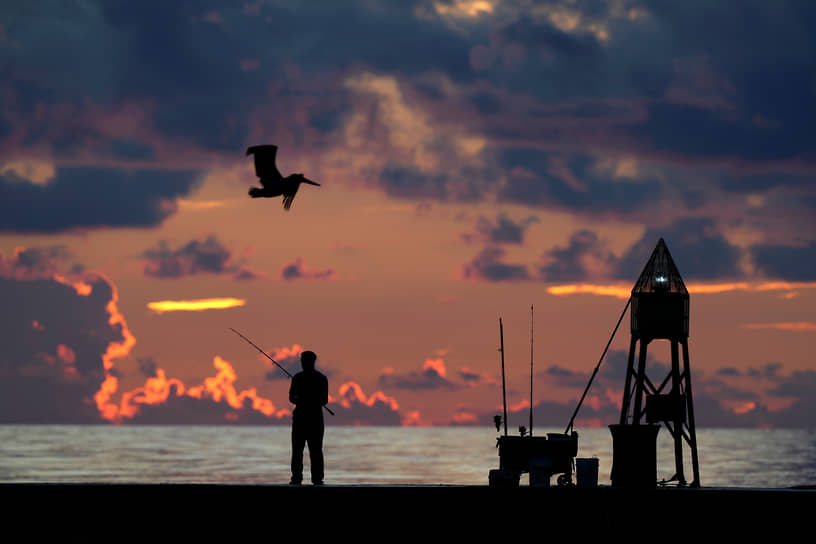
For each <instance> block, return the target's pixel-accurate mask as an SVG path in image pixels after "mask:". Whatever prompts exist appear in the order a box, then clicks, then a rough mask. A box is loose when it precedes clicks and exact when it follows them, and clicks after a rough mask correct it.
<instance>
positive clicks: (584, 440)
mask: <svg viewBox="0 0 816 544" xmlns="http://www.w3.org/2000/svg"><path fill="white" fill-rule="evenodd" d="M561 431H563V430H562V429H541V430H537V431H536V434H543V433H544V432H561ZM578 434H579V438H578V457H597V458H598V460H599V471H598V472H599V474H598V481H599V483H600V484H609V470H610V468H611V465H612V438H611V435H610V433H609V430H608V429H606V428H601V429H583V430H582V429H578ZM496 437H497V433H496V432H495V430H494V429H492V428H486V427H479V428H471V427H467V428H405V427H332V426H329V427H327V428H326V438H325V446H324V452H325V456H326V483H327V484H395V485H401V484H475V485H484V484H486V483H487V477H488V472H489V471H490V469H492V468H497V467H498V453H497V450H496V447H495V445H496ZM697 441H698V452H699V456H700V473H701V481H702V485H703V486H705V487H719V486H725V487H790V486H795V485H816V431H806V430H757V429H748V430H745V429H738V430H734V429H727V430H719V429H703V430H698V432H697ZM289 454H290V446H289V428H288V427H284V426H269V427H246V426H213V427H206V426H187V427H165V426H156V427H150V426H118V427H115V426H69V425H54V426H48V425H30V426H29V425H7V426H0V482H3V483H9V482H35V483H41V482H44V483H69V482H70V483H217V484H282V483H286V482H288V479H289ZM657 455H658V458H657V462H658V477H659V478H668V477H670V476H671V475H672V474H673V472H674V470H673V467H674V457H673V448H672V445H671V443H670V441H669V440H668V433H666V432H665V429H661V431H660V435H659V437H658V454H657ZM684 455H685V456H686V457H688V449H687V448H686V449H685V450H684ZM305 458H306V459H305V464H306V476H307V480H308V464H309V463H308V453H307V454H306V455H305ZM686 464H687V468H686V475H687V478H688V479H689V480H690V479H691V468H690V465H689V463H688V462H687V463H686ZM526 483H527V481H526V476H524V477H522V484H523V485H526ZM554 483H555V482H554V481H553V484H554Z"/></svg>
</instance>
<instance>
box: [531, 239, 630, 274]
mask: <svg viewBox="0 0 816 544" xmlns="http://www.w3.org/2000/svg"><path fill="white" fill-rule="evenodd" d="M541 260H542V263H543V264H542V265H541V266H540V267H539V274H540V276H541V279H542V280H544V281H556V282H557V281H581V280H585V279H588V278H591V277H593V276H594V277H598V276H599V275H601V276H602V275H604V274H605V273H606V272H607V271H608V270H609V269H610V268H612V267H614V266H615V264H616V262H617V258H616V257H615V255H614V254H613V253H612V252H610V251H609V250H608V249H606V247H605V244H604V243H602V242H601V240H600V239H599V238H598V235H597V234H595V233H594V232H592V231H588V230H580V231H577V232H575V233H573V234H572V236H570V240H569V244H568V245H567V247H554V248H553V249H550V250H548V251H547V252H545V253H544V255H542V257H541Z"/></svg>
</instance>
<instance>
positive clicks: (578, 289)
mask: <svg viewBox="0 0 816 544" xmlns="http://www.w3.org/2000/svg"><path fill="white" fill-rule="evenodd" d="M686 287H687V289H688V291H689V293H691V294H717V293H729V292H733V291H748V292H767V291H788V292H790V291H794V290H796V289H816V282H787V281H773V282H762V283H749V282H730V283H728V282H726V283H696V284H694V283H693V284H688V285H687V286H686ZM547 292H548V293H550V294H551V295H555V296H566V295H578V294H590V295H600V296H612V297H616V298H621V299H627V298H629V295H630V294H631V292H632V288H631V286H627V285H598V284H590V283H582V284H571V285H552V286H550V287H547Z"/></svg>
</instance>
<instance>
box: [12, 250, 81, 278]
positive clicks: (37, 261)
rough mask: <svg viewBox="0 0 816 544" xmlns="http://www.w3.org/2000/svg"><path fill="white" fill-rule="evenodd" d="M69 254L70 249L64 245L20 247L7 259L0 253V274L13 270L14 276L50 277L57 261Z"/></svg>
mask: <svg viewBox="0 0 816 544" xmlns="http://www.w3.org/2000/svg"><path fill="white" fill-rule="evenodd" d="M70 256H71V253H70V251H69V250H68V248H67V247H66V246H64V245H54V246H47V247H26V248H21V249H19V250H17V251H16V253H15V255H14V257H13V258H11V259H9V260H8V261H6V260H5V259H4V257H3V256H2V255H0V274H2V273H4V272H6V273H11V272H12V270H13V273H12V275H14V276H16V277H20V276H21V275H22V276H23V277H25V278H35V277H36V278H45V277H50V276H52V275H53V274H54V273H55V272H56V271H57V267H58V263H57V261H62V260H65V259H67V258H69V257H70ZM4 269H7V270H4Z"/></svg>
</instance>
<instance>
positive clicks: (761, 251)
mask: <svg viewBox="0 0 816 544" xmlns="http://www.w3.org/2000/svg"><path fill="white" fill-rule="evenodd" d="M802 234H803V235H805V233H802ZM750 251H751V254H752V257H753V260H754V265H755V266H756V268H757V270H758V271H759V272H760V273H761V274H762V275H764V276H767V277H770V278H780V279H784V280H789V281H813V280H815V279H816V242H808V243H804V244H800V245H790V246H783V245H779V244H758V245H755V246H752V247H751V249H750Z"/></svg>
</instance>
